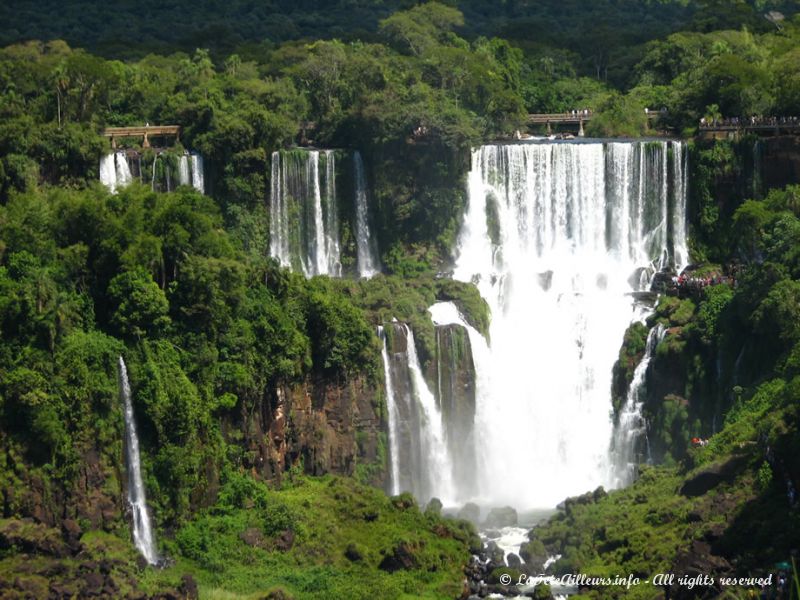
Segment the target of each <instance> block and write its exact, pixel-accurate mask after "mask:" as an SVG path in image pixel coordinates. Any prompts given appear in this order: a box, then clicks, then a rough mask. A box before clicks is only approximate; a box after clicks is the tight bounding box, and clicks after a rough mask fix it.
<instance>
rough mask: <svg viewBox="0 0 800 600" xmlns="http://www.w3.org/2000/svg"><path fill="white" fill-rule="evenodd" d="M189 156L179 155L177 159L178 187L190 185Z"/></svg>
mask: <svg viewBox="0 0 800 600" xmlns="http://www.w3.org/2000/svg"><path fill="white" fill-rule="evenodd" d="M190 182H191V174H190V173H189V155H188V154H181V155H180V157H178V185H190Z"/></svg>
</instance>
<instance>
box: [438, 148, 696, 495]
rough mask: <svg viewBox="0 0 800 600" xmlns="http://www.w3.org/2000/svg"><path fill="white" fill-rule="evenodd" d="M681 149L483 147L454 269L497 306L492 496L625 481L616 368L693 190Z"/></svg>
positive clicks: (479, 425)
mask: <svg viewBox="0 0 800 600" xmlns="http://www.w3.org/2000/svg"><path fill="white" fill-rule="evenodd" d="M670 147H671V148H670ZM670 149H671V150H672V151H673V153H674V154H675V153H677V154H682V153H683V149H682V147H681V146H680V145H679V144H676V143H674V142H666V141H658V142H597V141H592V142H574V143H539V142H536V143H516V144H504V145H488V146H482V147H479V148H477V149H474V150H473V152H472V168H471V170H470V173H469V180H468V184H469V204H468V208H467V211H466V213H465V216H464V221H463V223H462V228H461V232H460V235H459V241H458V248H457V256H458V258H457V262H456V269H455V273H454V276H455V278H456V279H460V280H462V281H474V282H475V283H476V285H477V286H478V288H479V290H480V292H481V295H482V296H483V298H484V299H485V300H486V301H487V303H488V304H489V307H490V309H491V312H492V324H491V328H490V332H489V333H490V337H491V348H490V349H487V351H486V355H485V356H482V357H481V356H479V355H478V354H477V353H476V356H475V368H476V370H477V388H478V389H477V406H476V417H475V419H476V423H475V427H476V431H479V432H480V436H476V437H480V439H479V443H480V447H479V448H478V456H479V457H480V459H481V460H480V461H479V464H478V474H477V476H478V482H479V485H478V488H479V489H480V490H481V493H482V494H483V495H484V498H483V500H485V501H486V502H493V503H508V504H512V505H516V506H522V507H531V508H532V507H547V506H553V505H555V504H557V503H558V502H560V501H561V500H563V499H564V498H565V497H567V496H570V495H574V494H577V493H582V492H584V491H586V490H587V489H591V488H593V487H596V486H598V485H611V484H613V483H614V482H613V481H609V479H608V473H609V472H611V469H609V462H610V460H611V457H610V456H609V452H608V450H609V441H610V440H611V438H612V433H613V427H612V422H611V419H610V418H609V414H610V411H611V394H610V387H611V371H612V366H613V364H614V361H615V359H616V357H617V353H618V351H619V346H620V343H621V341H622V338H623V334H624V332H625V329H626V328H627V326H628V324H629V323H630V322H631V320H632V319H633V318H634V317H635V315H636V314H637V311H636V309H635V306H634V300H633V299H632V297H631V295H630V293H631V292H635V291H642V290H646V289H648V288H649V282H650V279H651V277H652V275H653V274H654V272H655V271H656V270H657V269H659V268H661V267H664V266H665V265H666V264H668V261H669V260H670V259H671V252H670V247H675V242H676V239H675V237H676V233H677V232H676V231H675V226H674V219H673V220H670V219H669V218H668V217H669V214H670V212H669V211H670V206H669V205H670V204H672V205H673V207H672V208H673V214H674V211H675V210H677V211H681V210H682V208H681V207H680V206H681V203H682V202H683V201H684V200H683V198H676V195H679V194H685V184H684V182H683V181H682V180H681V182H680V186H678V187H676V181H675V176H674V174H673V176H672V177H670V169H669V158H668V152H669V150H670ZM684 173H685V170H684V169H681V172H680V174H681V176H684ZM681 190H682V191H681ZM684 206H685V205H684ZM678 245H679V246H680V243H679V244H678ZM682 260H683V259H682ZM473 351H475V348H473ZM478 500H480V499H478Z"/></svg>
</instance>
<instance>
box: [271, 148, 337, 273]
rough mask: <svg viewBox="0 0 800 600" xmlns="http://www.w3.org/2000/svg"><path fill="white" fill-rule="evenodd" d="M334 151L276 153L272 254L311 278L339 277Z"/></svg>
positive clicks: (274, 164) (272, 203) (273, 154)
mask: <svg viewBox="0 0 800 600" xmlns="http://www.w3.org/2000/svg"><path fill="white" fill-rule="evenodd" d="M335 160H336V159H335V154H334V152H333V150H324V151H319V150H308V151H306V150H292V151H282V152H273V153H272V171H271V185H272V189H271V194H270V255H271V256H273V257H274V258H277V259H278V261H279V262H280V264H281V265H282V266H284V267H291V268H293V269H294V270H296V271H300V272H302V273H303V274H305V275H306V277H311V276H313V275H330V276H333V277H338V276H340V275H341V271H342V265H341V262H340V256H339V225H338V215H337V212H338V206H337V202H336V163H335Z"/></svg>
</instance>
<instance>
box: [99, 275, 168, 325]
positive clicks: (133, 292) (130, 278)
mask: <svg viewBox="0 0 800 600" xmlns="http://www.w3.org/2000/svg"><path fill="white" fill-rule="evenodd" d="M108 296H109V299H110V300H111V302H112V303H113V304H115V305H117V306H119V308H118V309H117V310H116V312H115V313H114V316H113V317H111V324H112V325H113V326H114V327H116V328H117V331H119V333H120V335H121V336H122V337H128V336H132V337H141V336H142V335H148V334H149V335H151V336H152V335H154V334H156V335H157V334H158V333H159V332H161V331H163V330H164V329H165V328H167V327H169V324H170V320H169V317H168V316H167V312H168V310H169V302H167V298H166V296H165V295H164V292H163V290H162V289H161V288H160V287H158V284H156V282H155V281H153V279H152V278H151V277H150V275H149V274H148V273H147V272H146V271H144V270H138V271H127V272H124V273H120V274H119V275H117V276H116V277H114V279H112V280H111V282H110V283H109V285H108Z"/></svg>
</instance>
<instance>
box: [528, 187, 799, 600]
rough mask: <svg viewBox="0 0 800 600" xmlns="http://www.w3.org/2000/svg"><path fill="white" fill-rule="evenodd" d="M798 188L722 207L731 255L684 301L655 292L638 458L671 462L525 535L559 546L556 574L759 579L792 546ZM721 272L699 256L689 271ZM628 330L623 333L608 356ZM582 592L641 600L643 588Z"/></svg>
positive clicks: (648, 590) (633, 343) (575, 504)
mask: <svg viewBox="0 0 800 600" xmlns="http://www.w3.org/2000/svg"><path fill="white" fill-rule="evenodd" d="M798 197H800V188H798V187H797V186H789V187H787V188H786V189H783V190H771V191H770V192H769V193H768V194H767V195H766V197H765V198H764V199H763V200H747V201H745V202H741V203H740V205H739V206H738V208H735V210H733V211H732V215H730V216H727V217H726V216H725V215H722V216H721V220H720V226H721V227H724V228H727V229H730V230H731V231H732V232H735V235H734V238H735V239H736V240H737V245H736V246H734V247H731V248H729V253H728V255H727V256H725V257H724V258H725V259H726V262H730V261H732V260H737V261H739V267H738V269H737V270H736V271H735V273H732V274H731V277H730V278H728V279H726V280H725V281H724V282H723V283H720V284H717V285H710V286H706V287H702V288H700V287H697V288H694V290H692V291H690V292H687V294H688V295H689V296H691V297H685V298H677V297H669V296H667V297H662V298H661V300H660V301H659V303H658V305H657V307H656V310H655V313H654V314H653V315H652V316H651V317H650V319H649V322H648V324H649V325H650V326H654V325H655V324H656V323H657V322H658V323H661V324H662V325H664V326H665V327H666V335H665V337H664V339H663V340H662V341H661V343H660V344H659V345H658V346H657V348H656V352H655V356H654V358H653V360H652V361H651V363H650V369H649V371H648V379H647V399H646V400H645V403H644V406H643V414H644V416H645V418H646V419H647V422H648V443H649V446H648V447H649V449H650V451H651V452H652V458H653V459H654V460H655V461H656V462H657V463H660V462H666V463H668V464H670V465H672V466H671V467H669V468H667V467H663V466H662V467H646V466H643V467H641V474H640V477H639V479H638V480H637V481H636V482H635V483H634V484H633V485H632V486H631V487H630V488H628V489H626V490H622V491H617V492H612V493H611V494H609V495H608V497H603V498H600V499H595V498H593V497H590V496H588V495H587V496H586V497H580V498H577V499H572V500H570V501H567V503H566V505H565V510H564V512H562V513H560V514H559V515H558V516H556V517H554V518H553V519H552V520H551V521H550V522H549V523H548V524H547V525H545V526H543V527H540V528H536V529H535V530H534V531H533V532H532V533H531V536H532V538H533V539H535V540H538V541H539V543H542V544H543V545H544V546H545V547H546V549H547V551H548V552H550V553H559V554H562V555H563V556H562V559H561V560H559V561H558V562H557V563H556V565H555V567H554V568H555V570H556V571H557V572H576V570H579V571H580V572H582V573H586V572H588V573H592V574H596V575H614V574H627V573H633V574H635V575H637V576H643V577H649V576H651V575H652V574H654V573H659V572H670V571H671V572H677V573H681V572H684V571H685V570H686V569H690V568H691V569H696V570H698V572H701V573H707V574H710V575H714V576H716V577H719V576H730V575H733V574H736V575H739V576H746V575H759V574H761V575H766V574H768V573H770V572H771V571H772V569H773V567H774V565H775V564H776V563H778V562H783V561H785V560H787V558H788V557H789V555H790V553H791V551H792V550H793V549H796V548H797V545H798V542H800V538H798V536H797V532H798V531H800V521H798V519H799V518H800V517H799V516H798V512H797V505H798V497H797V490H798V484H800V464H799V463H798V461H797V457H798V456H800V368H798V364H800V363H798V361H797V357H798V356H800V330H799V329H798V326H797V324H798V323H800V312H799V311H800V287H798V286H800V262H798V253H797V249H798V247H800V211H798V202H797V199H798ZM726 219H727V220H726ZM721 271H722V269H721V267H719V266H714V265H708V266H706V267H705V268H703V269H698V270H697V271H695V272H694V273H690V276H694V277H717V276H719V275H720V274H721ZM639 340H640V338H639V337H638V336H633V335H632V334H631V335H630V336H628V337H626V343H627V348H624V349H623V351H622V352H621V354H620V357H621V360H622V358H624V357H625V356H627V355H628V354H631V353H635V352H636V351H637V350H638V349H639V348H640V346H641V342H640V341H639ZM621 368H622V367H618V369H621ZM692 437H700V438H706V437H708V442H707V445H704V446H697V447H693V444H692V443H691V442H690V439H691V438H692ZM720 591H721V590H720V589H719V588H718V589H717V592H720ZM676 592H677V593H678V596H677V597H690V592H688V591H686V590H684V591H683V592H680V590H676V589H673V594H675V593H676ZM593 593H594V594H595V595H596V597H601V598H606V597H609V598H610V597H626V598H627V597H630V598H639V597H641V598H648V597H652V595H653V594H654V593H655V591H654V590H653V588H652V586H640V587H638V588H635V589H633V590H631V591H630V592H623V591H620V590H611V589H598V590H597V591H596V592H593ZM680 594H683V595H680ZM687 594H688V595H687Z"/></svg>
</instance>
